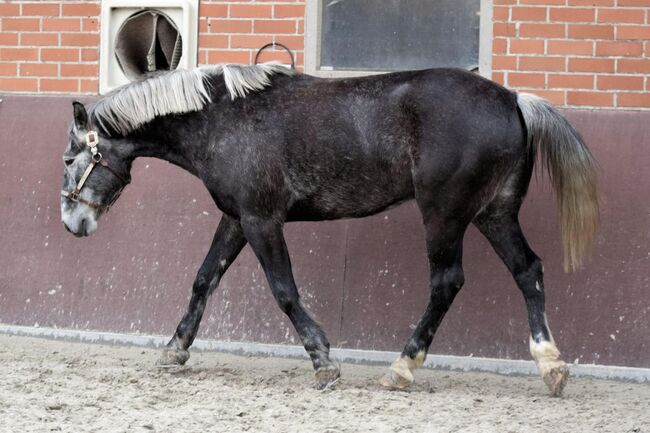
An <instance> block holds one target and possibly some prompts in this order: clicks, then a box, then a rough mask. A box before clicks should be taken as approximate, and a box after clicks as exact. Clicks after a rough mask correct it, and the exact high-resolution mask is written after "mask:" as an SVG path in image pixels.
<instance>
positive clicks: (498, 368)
mask: <svg viewBox="0 0 650 433" xmlns="http://www.w3.org/2000/svg"><path fill="white" fill-rule="evenodd" d="M0 333H3V334H10V335H18V336H25V337H39V338H47V339H52V340H67V341H78V342H85V343H96V344H116V345H128V346H142V347H153V348H157V347H163V346H164V345H165V344H166V343H167V341H168V340H169V337H163V336H160V335H139V334H118V333H111V332H99V331H77V330H72V329H55V328H34V327H30V326H14V325H3V324H0ZM192 350H194V351H212V352H225V353H233V354H238V355H252V356H276V357H281V358H302V359H307V358H308V357H307V354H306V353H305V351H304V349H303V348H302V347H301V346H289V345H282V344H261V343H248V342H229V341H215V340H200V339H198V340H196V341H195V342H194V344H193V345H192ZM331 354H332V357H333V358H335V359H336V360H338V361H340V362H348V363H355V364H386V365H388V364H390V363H391V362H393V361H394V360H395V358H396V357H398V356H399V353H398V352H385V351H374V350H355V349H332V351H331ZM424 367H425V368H431V369H443V370H455V371H481V372H488V373H497V374H503V375H525V376H531V375H532V376H535V375H537V374H538V373H537V368H536V367H535V364H534V363H533V362H532V361H522V360H513V359H496V358H474V357H468V356H448V355H428V356H427V359H426V361H425V363H424ZM571 375H572V376H576V377H594V378H598V379H609V380H621V381H630V382H639V383H644V382H650V368H631V367H619V366H613V365H595V364H591V365H580V364H571Z"/></svg>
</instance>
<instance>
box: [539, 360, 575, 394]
mask: <svg viewBox="0 0 650 433" xmlns="http://www.w3.org/2000/svg"><path fill="white" fill-rule="evenodd" d="M542 377H543V379H544V383H545V384H546V386H548V390H549V392H550V394H551V397H560V396H561V395H562V391H563V390H564V387H565V386H566V383H567V381H568V380H569V367H567V365H566V364H565V363H562V364H560V365H557V366H555V367H553V368H551V369H549V370H548V371H546V372H545V373H544V375H543V376H542Z"/></svg>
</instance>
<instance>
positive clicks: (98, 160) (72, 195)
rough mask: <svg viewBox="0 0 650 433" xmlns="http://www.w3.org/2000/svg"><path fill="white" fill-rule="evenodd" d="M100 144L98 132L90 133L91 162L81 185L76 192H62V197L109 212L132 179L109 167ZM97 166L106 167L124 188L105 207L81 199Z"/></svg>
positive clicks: (88, 142) (88, 144)
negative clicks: (101, 151) (82, 191)
mask: <svg viewBox="0 0 650 433" xmlns="http://www.w3.org/2000/svg"><path fill="white" fill-rule="evenodd" d="M98 144H99V136H98V135H97V132H96V131H88V133H87V134H86V145H87V146H88V147H90V153H91V158H92V159H91V161H90V164H89V165H88V167H86V170H85V171H84V174H83V175H82V176H81V179H79V183H77V185H76V186H75V188H74V190H72V191H65V190H62V191H61V195H62V196H63V197H66V198H67V199H69V200H71V201H74V202H79V203H83V204H85V205H86V206H90V207H91V208H93V209H101V208H106V210H108V209H109V208H110V206H111V205H112V204H113V203H115V201H116V200H117V199H118V197H119V196H120V194H121V193H122V190H123V189H124V187H125V186H127V185H128V184H129V183H130V182H131V179H130V177H128V178H126V179H125V178H124V177H122V176H121V175H120V174H118V173H117V172H116V171H115V170H113V169H112V168H111V167H109V165H108V163H107V162H106V161H105V160H104V159H103V157H102V154H101V153H99V150H98V149H97V145H98ZM97 164H99V165H101V166H102V167H105V168H107V169H108V171H110V172H111V173H113V175H114V176H115V177H117V178H118V179H119V180H120V181H121V182H122V187H121V188H120V189H119V190H118V191H117V192H116V193H115V195H113V198H112V199H111V202H110V203H109V204H108V205H103V204H101V203H97V202H94V201H90V200H86V199H83V198H81V196H80V193H81V188H83V186H84V184H85V183H86V180H87V179H88V176H90V173H91V172H92V171H93V169H94V168H95V166H97Z"/></svg>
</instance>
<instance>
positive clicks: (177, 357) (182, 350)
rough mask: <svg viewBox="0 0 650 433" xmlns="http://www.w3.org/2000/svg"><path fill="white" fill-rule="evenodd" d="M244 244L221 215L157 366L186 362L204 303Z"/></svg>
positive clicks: (238, 230) (229, 220) (231, 221)
mask: <svg viewBox="0 0 650 433" xmlns="http://www.w3.org/2000/svg"><path fill="white" fill-rule="evenodd" d="M244 245H246V238H245V237H244V233H243V232H242V228H241V225H240V224H239V222H238V221H236V220H234V219H232V218H230V217H229V216H227V215H223V217H222V218H221V222H220V223H219V227H217V232H216V233H215V235H214V239H213V240H212V245H211V246H210V251H208V255H207V256H206V257H205V260H204V261H203V264H202V265H201V267H200V268H199V272H198V274H197V276H196V279H195V280H194V284H193V286H192V297H191V299H190V303H189V305H188V307H187V311H186V312H185V314H184V315H183V318H182V319H181V321H180V323H179V324H178V327H177V328H176V332H175V333H174V336H173V337H172V339H171V341H170V342H169V343H168V344H167V347H165V349H164V350H163V353H162V355H161V357H160V359H159V360H158V364H159V365H175V364H176V365H182V364H185V362H186V361H187V360H188V359H189V357H190V353H189V352H188V351H187V349H188V348H189V347H190V346H191V345H192V342H194V338H195V337H196V334H197V332H198V330H199V324H200V323H201V318H202V317H203V311H204V310H205V304H206V303H207V301H208V298H209V297H210V295H211V294H212V292H213V291H214V289H216V287H217V285H218V284H219V281H220V280H221V277H222V276H223V274H224V273H225V272H226V270H227V269H228V267H229V266H230V264H231V263H232V262H233V261H234V260H235V258H237V255H238V254H239V252H240V251H241V250H242V248H244Z"/></svg>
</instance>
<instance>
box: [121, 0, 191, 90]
mask: <svg viewBox="0 0 650 433" xmlns="http://www.w3.org/2000/svg"><path fill="white" fill-rule="evenodd" d="M182 53H183V40H182V38H181V34H180V32H179V31H178V28H177V27H176V25H175V24H174V22H173V21H172V20H171V19H170V18H169V17H168V16H167V15H165V14H164V13H162V12H160V11H158V10H150V9H146V10H143V11H141V12H137V13H135V14H133V15H131V16H130V17H129V18H127V19H126V20H125V21H124V22H123V23H122V25H121V26H120V29H119V30H118V32H117V37H116V40H115V57H116V58H117V62H118V64H119V66H120V68H121V69H122V72H123V73H124V75H126V76H127V77H128V78H129V79H130V80H137V79H138V78H140V77H141V76H142V75H145V74H147V73H149V72H154V71H161V70H162V71H168V70H172V69H176V68H177V67H178V63H179V61H180V58H181V55H182Z"/></svg>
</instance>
